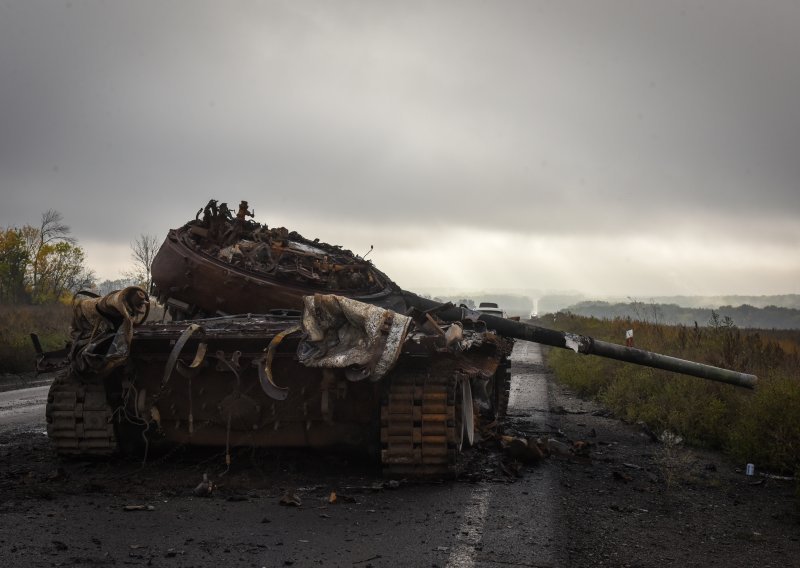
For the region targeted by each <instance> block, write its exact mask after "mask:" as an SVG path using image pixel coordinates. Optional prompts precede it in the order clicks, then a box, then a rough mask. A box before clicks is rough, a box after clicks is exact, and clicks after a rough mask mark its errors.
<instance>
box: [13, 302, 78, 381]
mask: <svg viewBox="0 0 800 568" xmlns="http://www.w3.org/2000/svg"><path fill="white" fill-rule="evenodd" d="M71 314H72V310H71V308H70V306H67V305H64V304H60V303H57V304H46V305H34V306H7V305H0V373H15V374H18V373H30V372H33V370H34V362H35V351H34V349H33V343H31V338H30V334H31V333H36V334H38V336H39V341H41V343H42V348H43V349H44V350H45V351H48V350H50V351H54V350H56V349H61V348H62V347H64V345H65V343H66V342H67V340H68V339H69V323H70V319H71Z"/></svg>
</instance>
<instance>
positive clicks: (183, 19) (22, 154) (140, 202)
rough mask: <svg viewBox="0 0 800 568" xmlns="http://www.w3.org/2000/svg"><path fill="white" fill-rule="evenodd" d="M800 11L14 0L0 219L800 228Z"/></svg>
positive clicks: (3, 12)
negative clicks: (50, 216)
mask: <svg viewBox="0 0 800 568" xmlns="http://www.w3.org/2000/svg"><path fill="white" fill-rule="evenodd" d="M798 22H800V8H798V6H797V5H796V4H794V3H780V2H773V3H768V5H764V4H758V5H754V4H753V5H751V4H749V3H738V2H723V1H718V2H704V3H702V4H699V5H696V4H694V3H686V4H680V3H657V4H655V3H640V2H624V1H618V2H603V3H595V2H555V3H553V2H505V3H503V4H502V5H492V4H487V3H483V2H474V3H470V2H441V3H419V4H410V5H409V4H397V5H390V4H387V3H373V2H351V3H347V2H345V3H336V4H330V3H325V2H319V3H312V2H286V3H278V2H271V3H263V4H262V3H247V2H237V3H226V4H217V3H197V2H186V3H181V2H178V3H169V4H165V3H160V2H137V3H123V2H119V3H114V2H112V3H100V2H72V3H71V4H67V3H63V4H55V3H44V2H43V3H38V2H5V3H3V4H0V191H2V193H3V200H4V201H3V207H2V209H0V225H6V224H13V223H19V222H20V221H19V220H20V219H21V218H22V217H25V219H26V220H28V219H29V220H35V218H36V217H38V213H39V212H40V211H41V210H42V209H44V208H49V207H54V208H56V209H59V210H60V211H62V213H64V215H65V216H66V217H67V219H68V220H69V222H70V223H71V224H72V225H73V226H74V227H75V228H76V229H79V230H80V231H81V236H85V237H86V238H94V239H108V240H114V239H118V240H119V241H120V242H123V243H126V242H128V241H130V240H131V239H132V238H133V237H134V236H135V235H137V234H139V233H140V232H155V233H160V232H163V231H165V230H166V228H167V227H170V226H175V225H177V224H179V223H181V222H183V221H184V220H186V218H188V217H189V216H190V215H192V214H193V213H194V211H195V210H196V208H198V207H200V206H201V205H202V204H203V203H204V202H205V200H207V199H208V198H210V197H219V198H221V199H225V200H228V201H236V200H238V199H240V198H247V199H248V200H249V201H250V202H251V203H254V204H257V205H258V209H259V210H261V211H264V212H265V213H269V214H270V215H272V216H274V217H275V218H287V217H288V218H290V219H291V218H292V215H295V216H300V215H302V217H303V218H304V219H318V220H320V221H321V222H329V221H330V218H331V217H332V216H333V215H337V216H339V218H340V219H341V222H342V223H343V224H352V223H360V224H364V225H366V226H370V227H373V228H374V230H375V231H379V230H382V229H387V230H392V231H395V232H396V231H402V230H403V228H406V229H409V227H418V228H426V227H442V228H443V227H454V226H455V227H458V226H480V227H482V228H483V229H485V230H494V231H505V232H508V231H512V232H517V233H519V234H545V235H546V234H557V235H558V234H560V235H567V234H575V235H587V236H592V235H605V234H610V233H611V234H618V233H619V234H632V235H635V234H640V233H646V234H654V235H660V236H662V237H667V238H668V236H669V235H670V232H671V231H676V230H688V229H692V230H693V231H695V232H698V231H700V229H697V227H704V226H705V227H707V228H708V230H709V231H712V232H714V233H717V234H718V233H719V232H720V231H725V230H728V229H730V228H731V227H736V228H737V231H732V233H733V234H732V236H731V238H734V239H746V240H752V239H761V240H763V242H764V246H770V242H771V241H770V239H781V242H782V244H785V243H786V242H787V239H788V240H789V242H795V243H798V244H800V236H799V235H798V233H799V232H800V229H797V228H794V227H795V224H794V221H795V220H796V219H797V217H798V214H800V192H798V191H797V186H798V180H800V160H798V157H799V156H797V155H796V152H797V150H796V149H797V148H798V143H800V140H798V132H800V110H798V106H797V104H796V101H797V100H800V68H799V67H798V66H796V65H795V64H794V59H795V57H796V54H797V53H800V33H798V32H800V29H798V28H800V24H798ZM105 209H108V210H115V211H121V212H125V215H124V216H123V217H122V218H114V219H109V218H102V217H98V216H97V212H98V210H105ZM266 220H267V222H270V219H269V218H267V219H266ZM23 222H24V221H23ZM409 230H410V229H409ZM334 240H335V239H334Z"/></svg>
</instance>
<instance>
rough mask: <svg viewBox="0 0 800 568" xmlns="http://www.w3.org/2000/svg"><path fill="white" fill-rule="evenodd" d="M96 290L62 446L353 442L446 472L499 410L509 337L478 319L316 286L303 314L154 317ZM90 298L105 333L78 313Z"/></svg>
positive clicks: (392, 465) (400, 470)
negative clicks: (141, 318)
mask: <svg viewBox="0 0 800 568" xmlns="http://www.w3.org/2000/svg"><path fill="white" fill-rule="evenodd" d="M133 292H135V291H130V290H129V291H128V292H126V293H125V294H120V293H117V296H115V298H116V300H115V301H121V299H125V298H133V297H137V295H136V294H135V293H133ZM99 302H104V303H103V304H102V305H103V306H106V305H109V302H110V300H109V299H108V298H106V299H92V300H84V301H83V302H82V303H81V302H79V303H78V304H77V305H76V310H75V322H74V323H73V326H74V331H75V333H74V336H73V344H74V345H75V346H76V347H75V348H74V349H73V350H72V352H71V353H70V363H71V364H70V366H69V367H68V369H66V370H65V371H64V372H63V373H62V374H61V376H60V377H59V379H58V380H57V381H56V382H55V383H54V385H53V388H52V389H51V392H50V397H49V402H48V406H47V420H48V433H49V435H50V437H51V438H52V439H53V441H54V443H55V446H56V448H57V450H58V451H59V452H60V453H62V454H65V455H75V454H78V455H107V454H110V453H112V452H114V451H116V450H118V449H135V450H138V451H140V452H141V451H142V450H143V448H141V447H138V448H137V446H142V445H143V443H144V442H148V441H152V440H156V439H165V440H169V441H172V442H177V443H191V444H199V445H219V446H225V447H227V448H228V452H227V453H228V455H230V448H232V447H235V446H266V447H281V446H293V447H298V446H299V447H341V446H353V447H356V448H363V449H365V450H367V449H371V450H372V451H374V453H375V455H378V456H380V459H381V461H382V463H383V464H384V466H385V467H386V472H387V474H390V475H405V474H408V475H417V476H425V475H439V476H441V475H445V476H449V475H452V474H453V473H454V472H455V466H456V458H455V456H456V455H457V454H458V452H459V451H460V450H461V448H462V446H463V444H464V442H463V440H465V439H466V440H471V439H472V436H473V430H474V427H475V426H474V414H475V413H476V412H479V411H483V413H484V414H485V415H489V414H491V413H492V412H495V411H496V408H494V405H496V403H495V401H494V399H492V398H491V396H490V395H489V393H491V392H494V391H497V390H498V388H499V387H496V386H495V384H494V382H495V380H496V377H497V376H499V375H498V372H497V371H498V369H499V368H501V365H500V363H501V361H502V360H503V358H504V356H505V355H506V354H507V353H508V351H509V349H510V342H509V341H507V340H505V339H503V338H501V337H499V336H498V335H496V334H495V333H493V332H490V331H488V330H486V329H485V326H483V325H482V324H479V325H478V326H472V325H470V324H466V325H465V324H461V323H442V322H436V321H435V320H433V319H432V318H430V317H425V318H419V319H414V318H412V317H407V316H404V315H402V314H398V313H395V312H392V311H391V310H387V309H385V308H381V307H377V306H373V305H370V304H364V303H361V302H357V301H355V300H351V299H347V298H343V297H339V296H326V295H316V296H309V297H307V298H306V299H305V302H304V304H305V309H304V312H303V314H302V317H301V316H300V315H298V314H283V315H280V314H267V315H240V316H225V317H216V318H206V319H198V320H185V321H173V322H161V323H158V322H150V323H146V324H139V323H138V322H137V321H136V320H135V318H134V315H133V314H136V313H138V312H136V310H135V309H127V308H125V309H126V310H127V311H126V313H128V316H129V317H125V316H121V315H120V314H119V313H112V311H111V310H105V311H103V312H100V311H98V310H96V306H97V305H99V304H98V303H99ZM119 305H120V306H122V307H123V308H124V306H125V304H124V302H123V303H121V304H119ZM91 309H95V313H97V314H99V316H98V317H99V318H100V319H98V320H97V321H95V322H94V324H95V327H94V328H93V329H102V330H103V333H102V334H101V337H103V338H105V339H103V340H102V341H100V342H97V341H95V340H93V337H94V334H93V332H92V331H91V330H90V329H89V328H88V326H86V325H84V324H85V323H86V322H84V321H83V319H82V318H85V317H86V314H90V313H92V312H91ZM92 317H94V316H92ZM126 322H129V323H126ZM129 324H130V329H129V328H128V325H129ZM89 355H91V357H89ZM87 361H90V362H91V364H87ZM473 392H474V393H477V394H476V395H475V397H474V398H473ZM401 400H402V401H403V404H405V405H406V406H398V405H400V404H401V402H400V401H401ZM398 408H399V409H400V410H398ZM144 451H146V448H144Z"/></svg>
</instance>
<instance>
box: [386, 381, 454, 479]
mask: <svg viewBox="0 0 800 568" xmlns="http://www.w3.org/2000/svg"><path fill="white" fill-rule="evenodd" d="M455 398H456V377H455V376H453V375H451V374H450V375H448V374H446V373H445V374H444V376H441V375H439V376H436V374H433V376H432V375H431V374H429V372H428V371H427V370H405V371H402V370H401V371H398V372H395V373H394V374H393V376H392V379H391V383H390V384H389V386H388V389H387V392H386V393H385V395H384V397H383V400H382V401H381V463H382V465H383V473H384V475H385V476H387V477H406V476H407V477H415V478H420V477H453V476H455V474H456V472H457V471H456V465H457V458H458V454H459V451H460V446H461V439H460V436H461V432H457V430H458V427H457V424H458V425H460V423H459V422H458V421H457V420H456V404H455Z"/></svg>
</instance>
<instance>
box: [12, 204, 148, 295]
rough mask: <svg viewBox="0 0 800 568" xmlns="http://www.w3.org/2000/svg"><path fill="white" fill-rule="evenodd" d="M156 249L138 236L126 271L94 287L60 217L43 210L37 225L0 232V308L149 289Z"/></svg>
mask: <svg viewBox="0 0 800 568" xmlns="http://www.w3.org/2000/svg"><path fill="white" fill-rule="evenodd" d="M157 245H158V240H157V239H156V237H154V236H151V235H140V236H139V237H138V238H137V239H136V240H135V241H134V242H132V243H131V251H132V253H131V260H132V268H131V270H129V271H127V272H125V273H124V274H123V275H122V277H121V278H119V279H117V280H104V281H102V282H98V281H97V277H96V275H95V273H94V271H93V270H91V268H89V267H88V265H87V264H86V253H85V251H84V250H83V248H82V247H81V246H80V245H79V244H78V242H77V239H75V237H73V236H72V234H71V229H70V227H69V225H67V224H66V223H65V222H64V219H63V216H62V215H61V213H59V212H58V211H55V210H53V209H48V210H47V211H45V212H44V213H42V215H41V218H40V220H39V224H38V225H23V226H22V227H5V228H0V304H49V303H55V302H60V301H69V300H70V299H71V298H72V297H73V295H74V294H75V293H76V292H78V291H80V290H84V289H89V290H93V291H95V292H97V293H99V294H107V293H108V292H110V291H112V290H117V289H120V288H124V287H125V286H130V285H140V286H143V287H144V288H145V289H146V290H149V288H150V282H151V277H150V265H151V264H152V262H153V258H154V257H155V253H156V251H157V250H158V249H157Z"/></svg>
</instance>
